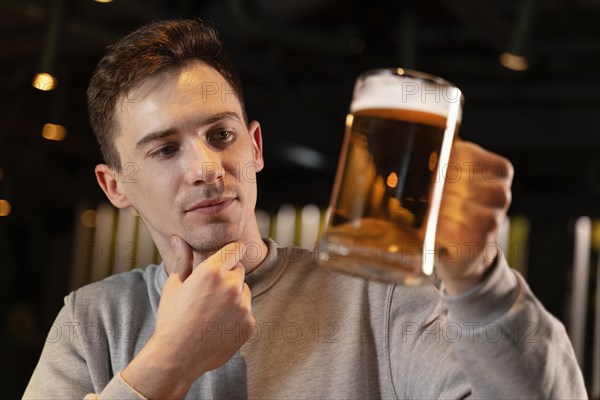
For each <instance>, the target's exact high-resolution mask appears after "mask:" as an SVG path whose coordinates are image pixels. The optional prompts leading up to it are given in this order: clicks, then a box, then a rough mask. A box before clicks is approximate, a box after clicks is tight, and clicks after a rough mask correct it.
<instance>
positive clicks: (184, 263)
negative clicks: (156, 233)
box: [168, 235, 193, 283]
mask: <svg viewBox="0 0 600 400" xmlns="http://www.w3.org/2000/svg"><path fill="white" fill-rule="evenodd" d="M171 249H172V250H173V259H172V262H171V265H169V269H168V271H169V278H171V276H173V278H176V279H177V280H178V281H179V282H181V283H183V282H184V281H185V280H186V279H187V277H188V276H190V274H191V273H192V258H193V255H192V248H191V247H190V246H189V245H188V244H187V243H186V242H185V241H184V240H183V239H181V238H180V237H179V236H175V235H173V236H172V237H171Z"/></svg>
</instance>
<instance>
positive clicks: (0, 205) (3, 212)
mask: <svg viewBox="0 0 600 400" xmlns="http://www.w3.org/2000/svg"><path fill="white" fill-rule="evenodd" d="M8 214H10V203H9V202H8V201H7V200H4V199H0V217H6V216H7V215H8Z"/></svg>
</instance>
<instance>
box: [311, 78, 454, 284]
mask: <svg viewBox="0 0 600 400" xmlns="http://www.w3.org/2000/svg"><path fill="white" fill-rule="evenodd" d="M462 103H463V96H462V93H461V91H460V90H459V89H458V88H457V87H456V86H454V85H453V84H451V83H449V82H447V81H445V80H443V79H441V78H438V77H436V76H432V75H428V74H425V73H422V72H417V71H410V70H406V69H402V68H388V69H376V70H371V71H367V72H365V73H363V74H362V75H360V76H359V77H358V79H357V81H356V85H355V87H354V94H353V97H352V103H351V105H350V113H349V114H348V116H347V117H346V132H345V136H344V143H343V148H342V153H341V156H340V160H339V164H338V170H337V175H336V180H335V184H334V188H333V193H332V197H331V202H330V207H329V209H328V213H329V217H328V220H327V224H326V226H325V229H324V231H323V233H322V235H321V238H320V240H319V260H320V263H321V264H322V265H324V266H326V267H330V268H334V269H337V270H340V271H344V272H348V273H351V274H354V275H358V276H362V277H365V278H368V279H374V280H380V281H386V282H395V283H400V284H406V285H416V284H420V283H423V282H426V281H427V280H428V279H427V278H428V277H429V276H431V275H432V273H433V269H434V263H435V258H436V254H435V231H436V225H437V220H438V213H439V209H440V202H441V198H442V191H443V188H444V177H445V173H446V170H447V167H448V160H449V157H450V150H451V147H452V141H453V138H454V136H455V135H456V134H457V132H458V126H459V125H460V122H461V115H462Z"/></svg>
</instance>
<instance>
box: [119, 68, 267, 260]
mask: <svg viewBox="0 0 600 400" xmlns="http://www.w3.org/2000/svg"><path fill="white" fill-rule="evenodd" d="M116 116H117V121H118V126H119V131H118V134H117V138H116V141H115V145H116V148H117V151H118V152H119V155H120V157H121V164H122V166H123V171H122V174H121V176H119V177H117V179H118V180H119V182H117V184H118V185H120V189H121V191H122V193H123V197H124V198H125V199H126V200H127V202H128V203H130V204H131V206H133V207H134V208H135V209H136V210H137V211H138V213H139V214H140V216H141V217H142V219H143V220H144V222H145V223H146V226H147V227H148V229H149V230H150V232H151V233H152V236H153V238H154V240H155V242H156V244H157V246H159V249H161V247H163V246H168V243H169V238H170V236H171V235H173V234H176V235H178V236H180V237H181V238H182V239H183V240H185V241H186V242H187V243H189V244H190V246H192V248H194V249H195V250H197V251H199V252H207V251H208V252H211V251H215V250H217V249H219V248H220V247H222V246H223V245H224V244H226V243H229V242H231V241H234V240H242V241H246V242H250V241H252V240H260V235H259V233H258V229H257V227H256V221H255V219H254V207H255V205H256V172H258V171H260V169H262V166H263V160H262V142H261V133H260V126H259V125H258V123H256V122H253V123H251V124H250V125H249V126H246V124H245V123H244V119H243V114H242V109H241V106H240V103H239V102H238V99H237V97H236V95H235V94H234V92H233V89H232V88H231V87H230V86H229V85H228V84H227V81H226V80H225V79H224V78H223V77H222V76H221V75H220V74H219V73H218V72H217V71H216V70H214V69H213V68H211V67H209V66H207V65H206V64H203V63H201V62H192V63H190V64H187V65H186V66H185V67H184V68H182V69H172V70H168V71H166V72H163V73H161V74H159V75H157V76H153V77H150V78H147V79H146V80H145V81H143V82H142V84H141V85H140V86H139V87H138V88H137V89H136V90H134V91H132V92H131V93H129V94H128V96H127V97H126V98H123V99H122V100H121V101H120V103H118V104H117V108H116ZM127 202H126V203H127ZM113 203H114V202H113Z"/></svg>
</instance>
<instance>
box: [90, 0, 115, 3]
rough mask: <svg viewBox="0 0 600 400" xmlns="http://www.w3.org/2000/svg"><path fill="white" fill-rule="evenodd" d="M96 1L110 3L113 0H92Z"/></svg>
mask: <svg viewBox="0 0 600 400" xmlns="http://www.w3.org/2000/svg"><path fill="white" fill-rule="evenodd" d="M94 1H95V2H96V3H112V1H113V0H94Z"/></svg>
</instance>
